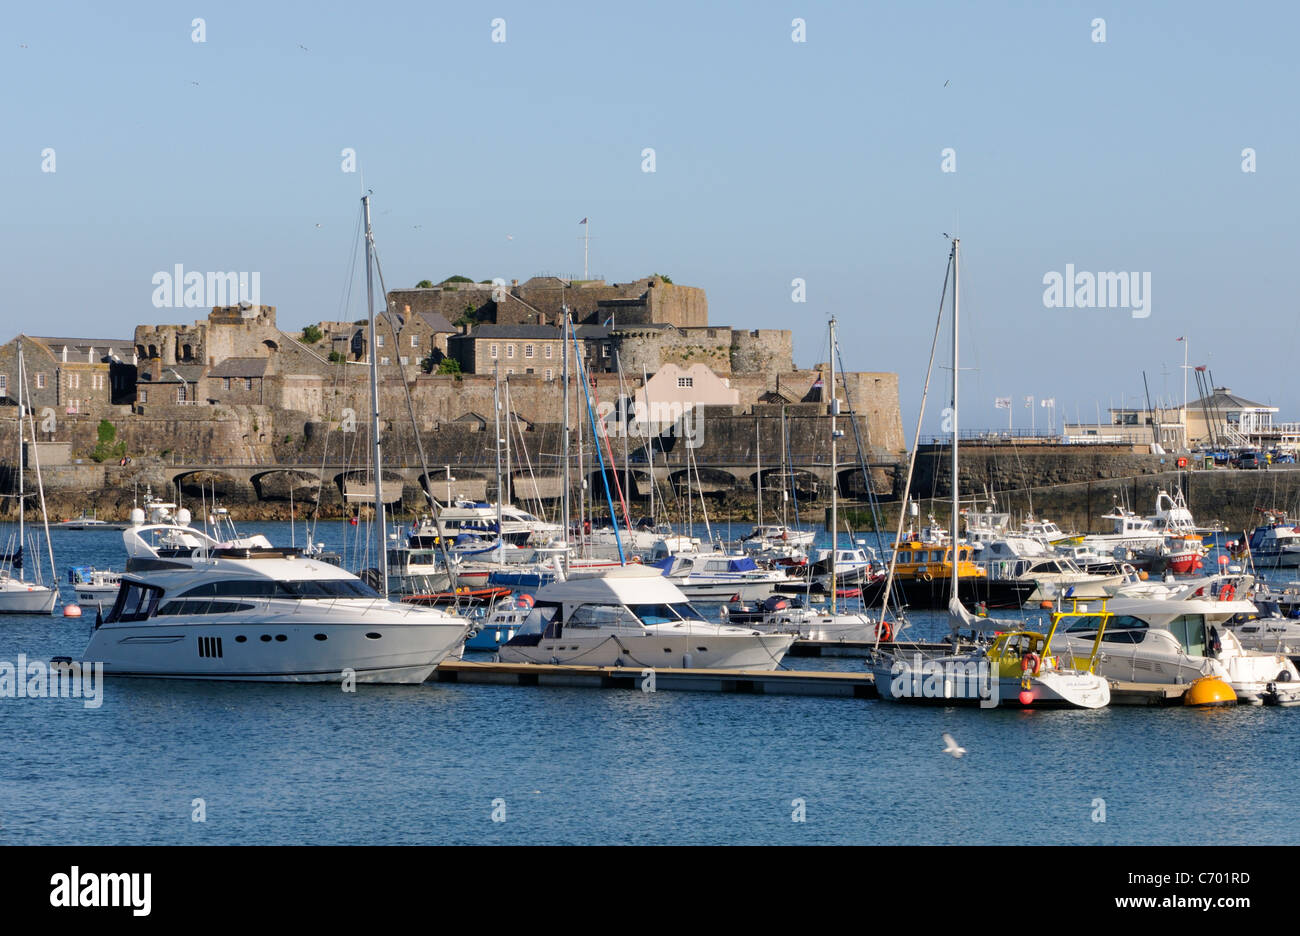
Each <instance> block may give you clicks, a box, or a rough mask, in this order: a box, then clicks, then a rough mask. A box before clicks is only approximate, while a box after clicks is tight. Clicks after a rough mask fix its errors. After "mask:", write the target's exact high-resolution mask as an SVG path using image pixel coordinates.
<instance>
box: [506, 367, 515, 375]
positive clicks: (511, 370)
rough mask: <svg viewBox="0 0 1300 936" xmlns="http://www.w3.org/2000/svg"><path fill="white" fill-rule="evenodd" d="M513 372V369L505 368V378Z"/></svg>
mask: <svg viewBox="0 0 1300 936" xmlns="http://www.w3.org/2000/svg"><path fill="white" fill-rule="evenodd" d="M514 372H515V369H514V368H513V367H507V368H506V375H507V376H509V375H510V374H513V373H514Z"/></svg>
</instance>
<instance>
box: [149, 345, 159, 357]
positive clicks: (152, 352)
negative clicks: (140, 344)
mask: <svg viewBox="0 0 1300 936" xmlns="http://www.w3.org/2000/svg"><path fill="white" fill-rule="evenodd" d="M157 356H158V346H157V345H149V357H151V358H156V357H157Z"/></svg>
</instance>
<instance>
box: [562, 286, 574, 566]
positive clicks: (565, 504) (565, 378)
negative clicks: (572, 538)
mask: <svg viewBox="0 0 1300 936" xmlns="http://www.w3.org/2000/svg"><path fill="white" fill-rule="evenodd" d="M563 334H564V357H563V358H561V359H560V383H561V384H563V385H564V428H563V430H562V435H563V439H562V442H563V447H562V451H563V455H561V457H560V460H561V461H562V462H563V463H564V480H563V482H562V483H563V485H564V488H563V491H562V494H561V497H560V514H561V519H560V523H562V524H563V525H564V545H565V558H566V559H567V558H568V545H569V534H570V533H571V532H572V531H571V529H570V527H569V310H568V308H567V307H566V308H565V310H564V332H563Z"/></svg>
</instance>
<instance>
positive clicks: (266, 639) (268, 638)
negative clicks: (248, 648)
mask: <svg viewBox="0 0 1300 936" xmlns="http://www.w3.org/2000/svg"><path fill="white" fill-rule="evenodd" d="M270 642H271V635H270V634H263V635H262V643H270Z"/></svg>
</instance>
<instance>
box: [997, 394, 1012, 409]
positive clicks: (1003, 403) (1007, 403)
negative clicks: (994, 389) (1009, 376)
mask: <svg viewBox="0 0 1300 936" xmlns="http://www.w3.org/2000/svg"><path fill="white" fill-rule="evenodd" d="M993 405H994V406H996V407H997V408H998V409H1011V397H1009V396H1000V397H994V398H993Z"/></svg>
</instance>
